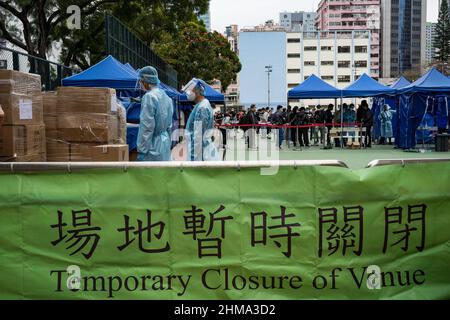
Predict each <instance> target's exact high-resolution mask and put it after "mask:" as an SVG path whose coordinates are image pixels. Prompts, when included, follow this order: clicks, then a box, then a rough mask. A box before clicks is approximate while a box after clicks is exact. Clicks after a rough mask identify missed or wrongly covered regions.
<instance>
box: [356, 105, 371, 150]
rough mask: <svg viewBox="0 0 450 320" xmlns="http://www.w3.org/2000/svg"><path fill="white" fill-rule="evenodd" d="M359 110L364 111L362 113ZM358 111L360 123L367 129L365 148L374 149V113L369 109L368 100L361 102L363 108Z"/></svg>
mask: <svg viewBox="0 0 450 320" xmlns="http://www.w3.org/2000/svg"><path fill="white" fill-rule="evenodd" d="M359 109H362V110H361V112H360V111H359ZM359 109H358V117H360V118H359V120H358V122H359V121H361V123H362V126H363V127H364V128H366V133H365V135H364V146H365V147H366V148H372V127H373V113H372V111H371V110H370V109H369V104H368V103H367V101H366V100H363V101H361V106H360V107H359Z"/></svg>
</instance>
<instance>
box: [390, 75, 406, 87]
mask: <svg viewBox="0 0 450 320" xmlns="http://www.w3.org/2000/svg"><path fill="white" fill-rule="evenodd" d="M410 84H411V82H409V81H408V79H406V78H405V77H403V76H402V77H401V78H400V79H398V80H397V81H395V82H394V83H393V84H391V88H392V89H397V90H398V89H402V88H404V87H407V86H409V85H410Z"/></svg>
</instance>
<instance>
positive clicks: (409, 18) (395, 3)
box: [381, 0, 427, 78]
mask: <svg viewBox="0 0 450 320" xmlns="http://www.w3.org/2000/svg"><path fill="white" fill-rule="evenodd" d="M381 7H382V13H381V16H382V32H381V34H382V35H381V37H382V41H381V43H382V51H381V59H382V70H381V73H382V75H383V77H384V78H396V77H399V76H400V75H402V74H403V73H404V72H407V71H419V72H421V71H423V68H424V67H425V65H426V57H425V49H426V38H425V37H426V31H425V28H426V15H427V3H426V0H381Z"/></svg>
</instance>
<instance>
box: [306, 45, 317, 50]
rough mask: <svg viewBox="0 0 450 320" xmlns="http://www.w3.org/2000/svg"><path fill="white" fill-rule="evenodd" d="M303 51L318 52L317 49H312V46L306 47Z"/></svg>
mask: <svg viewBox="0 0 450 320" xmlns="http://www.w3.org/2000/svg"><path fill="white" fill-rule="evenodd" d="M303 50H304V51H316V50H317V47H312V46H310V47H305V48H304V49H303Z"/></svg>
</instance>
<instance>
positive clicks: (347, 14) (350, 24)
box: [316, 0, 381, 79]
mask: <svg viewBox="0 0 450 320" xmlns="http://www.w3.org/2000/svg"><path fill="white" fill-rule="evenodd" d="M316 28H317V30H318V31H358V30H368V31H369V32H370V48H369V51H370V68H369V69H370V75H371V76H372V77H373V78H375V79H378V78H379V77H380V33H381V8H380V0H352V1H350V0H339V1H336V0H322V1H320V3H319V6H318V9H317V15H316Z"/></svg>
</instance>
